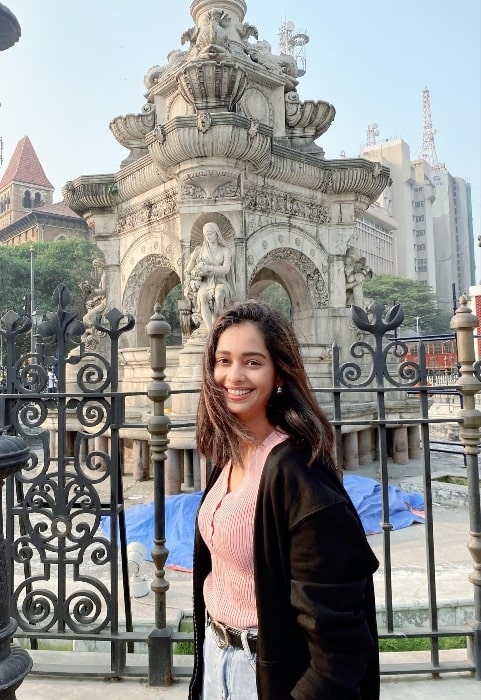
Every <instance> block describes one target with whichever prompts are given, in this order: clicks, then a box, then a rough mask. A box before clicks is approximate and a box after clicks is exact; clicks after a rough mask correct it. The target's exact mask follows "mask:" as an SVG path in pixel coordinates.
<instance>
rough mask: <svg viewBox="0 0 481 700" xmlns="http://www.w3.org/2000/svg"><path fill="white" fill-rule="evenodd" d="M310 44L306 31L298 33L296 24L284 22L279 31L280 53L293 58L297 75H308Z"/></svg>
mask: <svg viewBox="0 0 481 700" xmlns="http://www.w3.org/2000/svg"><path fill="white" fill-rule="evenodd" d="M308 43H309V35H308V34H307V32H306V31H304V30H301V31H296V26H295V24H294V22H291V21H290V20H289V21H287V22H283V24H281V28H280V30H279V50H280V53H284V54H288V55H289V56H293V57H294V60H295V62H296V66H297V75H298V76H299V77H300V76H301V75H305V73H306V44H308Z"/></svg>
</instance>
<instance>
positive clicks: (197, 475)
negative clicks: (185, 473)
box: [192, 449, 201, 491]
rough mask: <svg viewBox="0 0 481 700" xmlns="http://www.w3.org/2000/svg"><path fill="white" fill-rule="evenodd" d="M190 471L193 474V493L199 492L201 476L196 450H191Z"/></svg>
mask: <svg viewBox="0 0 481 700" xmlns="http://www.w3.org/2000/svg"><path fill="white" fill-rule="evenodd" d="M192 470H193V473H194V484H193V485H194V491H200V490H201V476H200V456H199V453H198V452H197V450H195V449H194V450H192Z"/></svg>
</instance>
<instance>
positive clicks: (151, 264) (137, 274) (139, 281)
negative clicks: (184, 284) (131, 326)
mask: <svg viewBox="0 0 481 700" xmlns="http://www.w3.org/2000/svg"><path fill="white" fill-rule="evenodd" d="M179 282H180V278H179V275H178V274H177V272H176V270H174V269H173V267H172V262H171V261H170V260H169V259H168V258H167V257H166V256H165V255H161V254H155V253H153V254H150V255H146V256H145V257H144V258H142V260H140V261H139V262H138V263H137V265H135V267H134V269H133V270H132V272H131V273H130V275H129V278H128V280H127V284H126V285H125V290H124V294H123V299H122V311H123V313H129V314H132V316H133V317H134V318H135V322H136V325H135V328H136V333H135V343H134V345H135V347H145V346H146V345H148V344H149V339H148V337H147V335H146V333H145V326H146V325H147V323H148V322H149V320H150V317H151V316H152V314H153V312H154V305H155V304H156V303H159V304H162V303H163V301H164V300H165V298H166V296H167V294H168V293H169V292H170V290H171V289H173V288H174V287H175V286H176V285H177V284H179Z"/></svg>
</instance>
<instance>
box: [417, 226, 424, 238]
mask: <svg viewBox="0 0 481 700" xmlns="http://www.w3.org/2000/svg"><path fill="white" fill-rule="evenodd" d="M425 235H426V230H425V229H423V228H417V229H416V236H425Z"/></svg>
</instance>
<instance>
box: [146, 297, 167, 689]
mask: <svg viewBox="0 0 481 700" xmlns="http://www.w3.org/2000/svg"><path fill="white" fill-rule="evenodd" d="M145 331H146V333H147V335H148V336H149V338H150V366H151V369H152V382H151V383H150V384H149V386H148V387H147V395H148V397H149V399H150V400H151V401H153V411H152V416H151V419H150V420H149V423H148V426H147V428H148V431H149V433H150V440H149V444H150V458H151V462H152V469H153V475H154V499H155V500H154V548H153V550H152V559H153V562H154V564H155V574H154V579H153V581H152V585H151V588H152V591H153V592H154V594H155V609H154V616H155V628H154V629H153V630H152V632H151V633H150V635H149V685H150V686H163V685H170V684H171V683H172V642H171V630H170V629H169V628H168V627H167V620H166V608H167V604H166V593H167V591H168V589H169V582H168V581H166V580H165V569H164V567H165V562H166V561H167V557H168V554H169V550H168V549H167V548H166V546H165V460H166V458H167V455H166V452H167V445H168V444H169V440H168V438H167V434H168V432H169V428H170V421H169V419H168V417H167V416H165V415H164V403H165V400H166V399H167V398H168V397H169V394H170V387H169V385H168V384H167V382H166V381H165V365H166V348H165V338H166V336H167V335H169V334H170V326H169V324H168V323H167V321H166V320H165V318H164V316H162V314H161V312H160V304H156V305H155V308H154V315H153V316H151V318H150V321H149V323H148V324H147V326H146V327H145Z"/></svg>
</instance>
